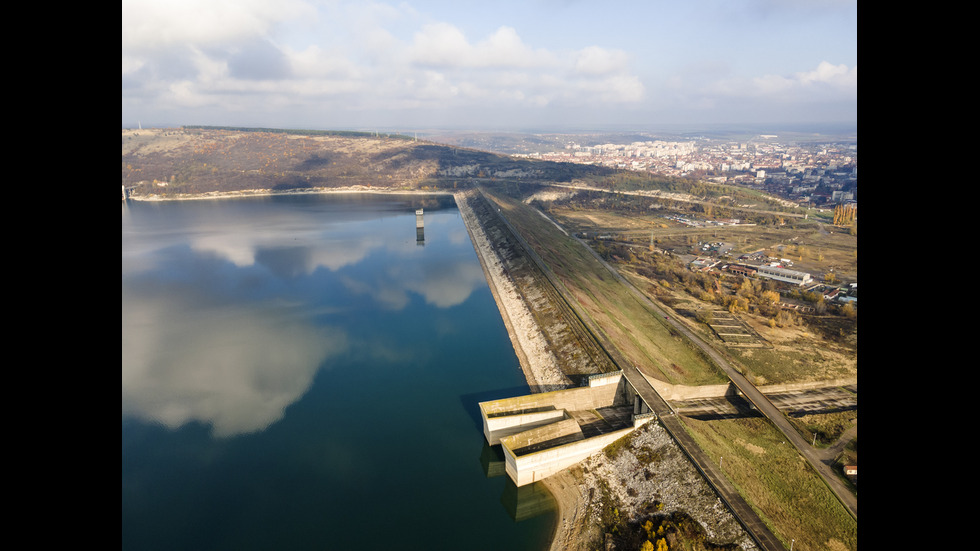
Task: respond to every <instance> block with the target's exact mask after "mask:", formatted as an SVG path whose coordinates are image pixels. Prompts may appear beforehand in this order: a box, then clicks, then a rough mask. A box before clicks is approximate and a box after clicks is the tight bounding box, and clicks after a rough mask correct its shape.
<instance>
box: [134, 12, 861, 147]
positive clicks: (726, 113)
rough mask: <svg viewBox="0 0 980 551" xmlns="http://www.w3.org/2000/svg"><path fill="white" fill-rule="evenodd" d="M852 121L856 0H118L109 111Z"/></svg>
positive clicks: (474, 120)
mask: <svg viewBox="0 0 980 551" xmlns="http://www.w3.org/2000/svg"><path fill="white" fill-rule="evenodd" d="M856 122H857V0H684V1H679V0H635V1H631V0H605V1H596V0H589V1H586V0H581V1H580V0H495V1H488V0H482V1H470V0H404V1H398V0H392V1H389V2H386V1H372V0H123V2H122V124H123V127H136V126H137V125H141V126H143V127H151V126H157V127H160V126H181V125H215V126H257V127H266V128H301V129H322V130H329V129H353V130H366V131H411V130H413V129H414V130H422V129H435V128H442V129H464V130H495V131H526V130H537V131H547V130H554V131H559V130H563V129H574V128H600V129H601V128H609V129H612V128H621V127H629V128H633V129H642V128H648V127H649V128H655V127H657V126H661V125H738V124H771V125H794V124H804V123H824V124H826V123H834V124H837V123H844V124H853V125H854V126H855V128H856Z"/></svg>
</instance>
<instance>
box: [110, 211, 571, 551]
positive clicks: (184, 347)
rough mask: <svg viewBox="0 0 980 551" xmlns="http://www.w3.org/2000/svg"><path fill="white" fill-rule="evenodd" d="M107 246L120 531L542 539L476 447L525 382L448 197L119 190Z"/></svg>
mask: <svg viewBox="0 0 980 551" xmlns="http://www.w3.org/2000/svg"><path fill="white" fill-rule="evenodd" d="M419 207H424V209H425V214H424V220H425V229H424V241H423V243H421V244H420V243H419V242H418V236H417V233H416V228H415V209H416V208H419ZM122 260H123V261H122V267H123V270H122V272H123V273H122V306H123V307H122V543H123V549H127V550H143V549H168V550H172V549H207V550H216V549H236V550H246V549H263V550H268V549H277V550H291V549H320V550H328V549H329V550H332V549H338V550H346V549H382V548H384V549H389V548H398V549H487V550H493V549H508V551H510V550H522V549H527V550H538V549H542V548H544V547H545V546H546V545H547V542H548V539H549V537H550V535H551V529H552V526H553V522H554V513H553V511H545V512H543V513H542V510H546V509H547V505H546V503H545V501H546V500H543V499H541V497H542V493H541V492H540V489H539V488H533V487H530V488H521V489H520V491H519V492H518V491H517V489H516V488H514V486H513V484H512V483H511V482H510V480H509V479H508V478H507V477H506V475H503V474H502V467H501V465H500V463H499V458H498V457H497V455H496V454H495V451H496V450H493V449H490V448H487V447H486V446H485V443H484V439H483V434H482V428H481V425H480V421H479V414H478V411H477V405H476V404H477V402H479V401H483V400H490V399H494V398H499V397H505V396H512V395H515V394H522V393H527V392H528V389H527V385H526V383H525V381H524V378H523V375H522V374H521V371H520V367H519V364H518V360H517V358H516V356H515V354H514V351H513V348H512V346H511V344H510V341H509V339H508V338H507V332H506V329H505V328H504V326H503V322H502V321H501V318H500V314H499V312H498V311H497V308H496V305H495V304H494V301H493V297H492V296H491V294H490V291H489V289H488V287H487V283H486V280H485V278H484V276H483V272H482V270H481V268H480V264H479V260H478V259H477V256H476V253H475V252H474V250H473V246H472V244H471V243H470V240H469V236H468V235H467V233H466V228H465V226H464V225H463V222H462V219H461V218H460V216H459V212H458V211H457V210H456V207H455V205H454V203H453V202H452V198H450V197H442V198H439V197H414V196H413V197H408V196H406V197H396V196H382V195H353V196H346V195H345V196H333V195H330V196H316V195H310V196H292V197H269V198H250V199H235V200H218V201H185V202H167V203H150V204H147V203H129V204H126V205H124V206H123V215H122ZM515 519H517V520H515Z"/></svg>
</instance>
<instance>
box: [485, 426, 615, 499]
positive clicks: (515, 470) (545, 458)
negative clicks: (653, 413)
mask: <svg viewBox="0 0 980 551" xmlns="http://www.w3.org/2000/svg"><path fill="white" fill-rule="evenodd" d="M633 430H634V429H632V428H628V429H623V430H619V431H616V432H610V433H608V434H603V435H601V436H596V437H594V438H589V439H586V440H579V441H578V442H572V443H571V444H565V445H563V446H557V447H554V448H549V449H547V450H542V451H539V452H534V453H529V454H527V455H522V456H520V457H517V456H515V455H514V452H512V451H511V450H510V449H508V448H507V446H504V447H503V449H504V457H505V459H506V471H507V475H508V476H510V478H511V480H513V481H514V484H516V485H517V486H524V485H525V484H530V483H532V482H535V481H537V480H541V479H543V478H547V477H548V476H551V475H553V474H555V473H557V472H558V471H561V470H562V469H565V468H568V467H571V466H572V465H574V464H576V463H578V462H580V461H582V460H584V459H586V458H587V457H589V456H590V455H592V454H594V453H596V452H598V451H600V450H602V448H605V447H606V446H608V445H609V444H611V443H613V442H615V441H616V440H618V439H620V438H622V437H624V436H626V435H627V434H629V433H630V432H632V431H633Z"/></svg>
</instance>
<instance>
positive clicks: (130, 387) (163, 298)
mask: <svg viewBox="0 0 980 551" xmlns="http://www.w3.org/2000/svg"><path fill="white" fill-rule="evenodd" d="M273 210H274V211H275V215H274V216H269V217H267V218H266V217H257V216H256V215H255V213H251V216H249V217H248V219H247V220H242V219H239V218H235V217H228V218H222V217H220V216H216V217H202V218H201V220H200V221H199V222H198V223H195V221H194V220H186V219H184V220H181V224H182V225H183V226H182V227H180V228H179V231H180V233H181V238H176V237H175V234H174V233H173V231H171V232H168V233H166V235H165V236H163V237H162V238H161V236H160V235H159V234H157V233H153V232H148V233H147V234H146V235H138V236H134V235H129V236H127V232H126V226H125V223H126V221H125V220H124V232H123V234H124V239H123V315H122V322H123V332H122V336H123V343H122V352H123V362H122V383H123V385H122V386H123V396H122V400H123V415H124V416H129V415H131V416H136V417H140V418H143V419H148V420H154V421H157V422H160V423H163V424H164V425H166V426H168V427H171V428H177V427H180V426H181V425H183V424H185V423H187V422H190V421H195V420H196V421H202V422H205V423H210V424H211V425H212V426H213V430H214V434H215V435H216V436H231V435H235V434H240V433H247V432H254V431H259V430H263V429H265V428H266V427H268V426H269V425H270V424H272V423H274V422H276V421H277V420H279V419H280V418H281V417H282V415H283V413H284V410H285V408H286V407H288V406H289V405H290V404H292V403H293V402H295V401H296V400H298V399H299V398H300V397H301V396H302V395H303V394H304V393H305V392H306V391H307V389H308V388H309V386H310V384H311V383H312V381H313V378H314V376H315V375H316V372H317V371H318V370H319V369H320V368H321V367H323V365H324V364H325V362H327V360H328V359H329V358H331V357H334V356H336V355H338V354H341V353H345V352H347V351H348V350H349V349H350V348H351V347H356V346H359V344H355V343H353V341H352V339H350V338H349V335H348V331H347V330H346V328H344V325H343V316H342V315H341V314H339V312H342V311H343V308H342V307H336V306H337V305H334V304H324V303H323V302H322V300H323V297H321V296H316V297H310V296H307V295H306V294H305V293H308V292H309V289H311V288H313V289H315V288H317V287H318V286H320V287H322V286H324V285H327V286H329V285H339V286H341V287H343V288H344V289H346V290H347V291H348V292H350V293H353V294H355V295H366V296H370V297H371V298H372V300H374V301H375V303H376V304H377V305H378V306H381V307H383V308H385V309H388V310H399V309H402V308H404V307H406V306H407V305H408V304H409V302H410V300H411V296H412V295H413V294H415V295H418V296H421V297H423V299H424V300H425V302H426V303H428V304H431V305H434V306H436V307H439V308H448V307H451V306H456V305H459V304H462V303H463V302H465V301H466V299H467V298H469V296H470V295H471V294H472V293H473V291H474V290H476V289H478V288H480V287H482V286H484V285H486V281H485V279H484V275H483V272H482V269H481V268H480V266H479V263H478V262H476V260H475V258H472V257H469V256H467V257H466V258H462V259H461V258H460V255H458V254H457V255H448V256H439V255H436V254H435V253H433V255H432V256H433V258H430V259H427V260H426V261H425V262H418V261H413V260H417V257H418V256H419V255H420V254H422V253H423V252H424V251H423V249H421V248H419V247H417V246H416V244H415V240H414V216H412V217H411V219H408V220H407V223H406V224H405V226H406V228H408V229H403V228H401V227H400V226H399V227H397V228H386V227H385V224H380V223H374V224H373V225H372V227H371V229H372V230H376V231H369V229H368V228H367V227H358V226H357V224H356V223H349V224H346V225H336V224H330V223H326V222H325V221H324V219H323V216H322V215H321V216H319V217H314V216H309V215H308V214H307V213H303V212H297V213H295V216H292V213H290V214H291V216H283V214H282V211H280V210H278V209H273ZM451 217H452V215H447V216H445V217H440V216H439V215H438V214H436V215H429V216H428V217H427V219H426V225H427V229H429V232H428V233H427V238H428V239H429V240H430V242H436V241H438V240H440V239H441V240H442V241H443V242H446V243H451V244H453V245H454V246H457V245H459V244H460V242H461V241H462V243H463V244H464V245H465V246H466V247H469V246H470V245H469V243H468V240H465V239H462V240H461V235H462V236H463V237H465V229H462V230H461V231H462V232H463V233H462V234H460V228H454V229H453V231H447V232H446V233H445V234H444V235H441V234H440V232H439V230H438V228H439V227H440V226H443V227H445V228H448V227H449V226H450V225H449V224H448V223H449V222H450V219H451ZM328 220H329V219H328ZM403 230H404V231H403ZM137 233H138V232H137ZM154 239H160V241H158V242H156V243H155V244H154V243H152V241H153V240H154ZM134 251H140V252H139V253H138V254H137V253H135V252H134ZM375 255H383V256H384V257H385V258H386V260H385V262H383V263H382V264H379V266H382V268H380V269H374V270H371V271H369V272H368V275H367V276H366V275H365V274H364V273H362V272H357V271H353V268H354V267H355V266H357V265H358V264H359V263H361V262H364V261H365V260H366V259H369V258H371V257H372V256H375ZM321 269H323V270H326V271H327V272H329V273H332V274H333V276H331V277H330V278H326V277H325V275H324V274H323V273H319V272H318V270H321ZM330 282H333V283H330ZM243 290H247V291H248V292H247V293H246V292H244V291H243ZM317 301H320V302H318V303H317V304H316V306H315V312H314V311H313V310H309V309H308V308H309V307H310V306H311V304H310V303H311V302H317ZM325 311H330V312H333V313H332V314H331V315H328V316H325V317H326V318H327V319H328V320H331V321H330V325H324V323H325V322H324V321H323V319H322V318H323V317H324V316H322V313H323V312H325ZM334 321H336V323H334ZM359 341H360V337H359Z"/></svg>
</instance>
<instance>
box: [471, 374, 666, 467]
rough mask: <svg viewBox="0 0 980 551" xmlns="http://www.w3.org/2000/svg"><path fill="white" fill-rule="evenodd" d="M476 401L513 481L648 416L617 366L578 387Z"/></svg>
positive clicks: (569, 460)
mask: <svg viewBox="0 0 980 551" xmlns="http://www.w3.org/2000/svg"><path fill="white" fill-rule="evenodd" d="M479 405H480V415H481V417H482V419H483V434H484V436H485V437H486V439H487V442H488V443H489V444H491V445H496V444H500V446H501V448H502V450H503V453H504V459H505V462H506V472H507V475H508V476H510V478H511V480H513V481H514V483H515V484H516V485H517V486H523V485H525V484H530V483H531V482H535V481H537V480H541V479H543V478H546V477H548V476H550V475H552V474H554V473H556V472H558V471H561V470H562V469H565V468H567V467H570V466H572V465H574V464H575V463H578V462H579V461H582V460H583V459H585V458H587V457H589V456H590V455H592V454H593V453H596V452H598V451H600V450H602V448H604V447H606V446H607V445H609V444H610V443H612V442H614V441H615V440H617V439H619V438H622V437H623V436H626V435H627V434H629V433H630V432H632V431H633V430H634V429H635V428H636V427H639V426H641V425H643V424H644V423H646V422H647V421H649V420H650V419H652V418H653V415H652V414H649V413H648V411H649V409H648V408H646V407H645V405H644V404H640V403H639V400H638V399H637V397H636V393H635V391H633V390H632V387H630V385H629V383H628V382H627V381H626V378H625V377H623V374H622V372H616V373H607V374H602V375H595V376H592V377H590V378H589V381H588V384H587V386H582V387H579V388H571V389H565V390H555V391H551V392H543V393H540V394H531V395H528V396H517V397H514V398H504V399H501V400H492V401H488V402H481V403H480V404H479Z"/></svg>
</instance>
